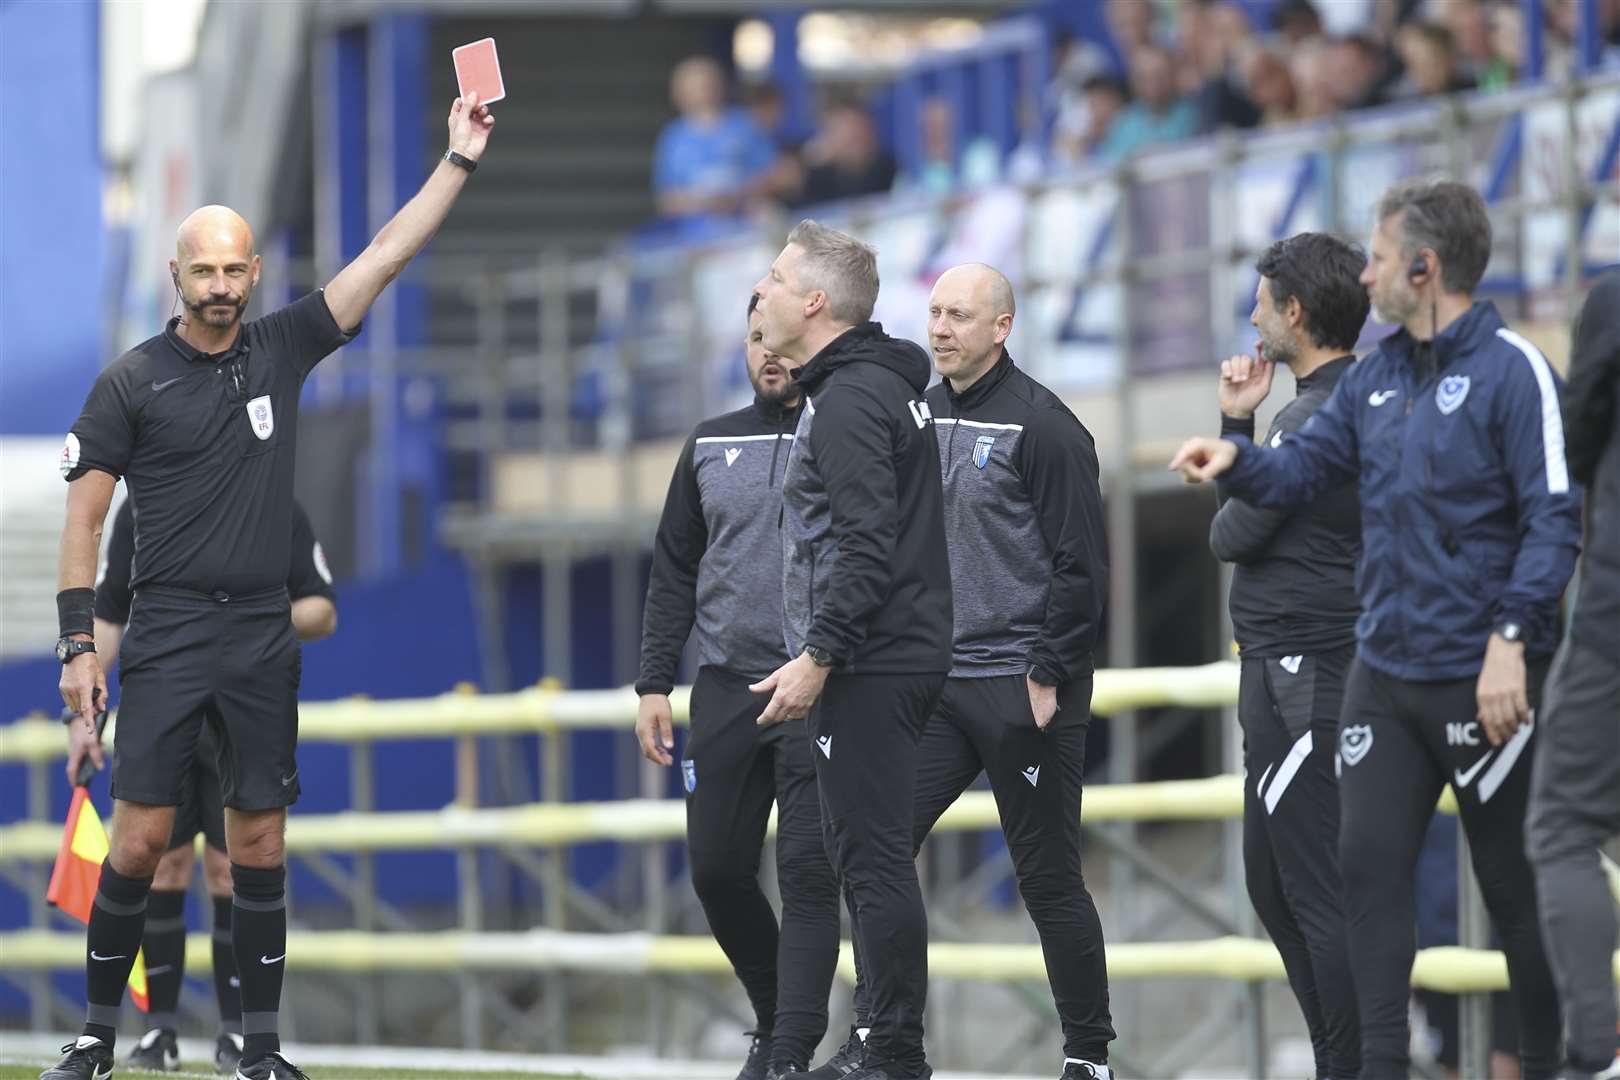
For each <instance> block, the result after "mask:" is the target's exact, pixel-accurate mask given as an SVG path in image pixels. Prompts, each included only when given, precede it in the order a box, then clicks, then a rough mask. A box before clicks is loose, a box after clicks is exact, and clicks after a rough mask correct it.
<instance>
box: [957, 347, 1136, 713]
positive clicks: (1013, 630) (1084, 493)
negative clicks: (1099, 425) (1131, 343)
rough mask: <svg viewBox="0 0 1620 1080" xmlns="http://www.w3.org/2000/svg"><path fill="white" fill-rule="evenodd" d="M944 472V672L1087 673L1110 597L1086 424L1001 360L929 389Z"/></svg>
mask: <svg viewBox="0 0 1620 1080" xmlns="http://www.w3.org/2000/svg"><path fill="white" fill-rule="evenodd" d="M928 404H929V406H930V407H931V409H932V411H933V413H934V423H935V425H936V431H937V434H938V436H939V447H940V458H941V461H942V466H943V470H944V476H945V528H946V536H947V538H948V539H949V541H950V553H951V585H952V589H951V591H952V603H953V605H954V608H955V634H954V637H955V641H954V646H953V655H952V663H951V675H952V676H955V677H964V678H971V677H975V676H981V677H982V676H995V675H1024V674H1028V675H1030V676H1031V677H1032V678H1034V679H1035V680H1036V681H1037V682H1041V683H1045V684H1047V685H1050V686H1056V685H1060V684H1062V683H1067V682H1069V681H1071V680H1074V679H1079V678H1084V677H1085V676H1087V675H1090V674H1091V673H1092V671H1093V670H1094V661H1093V656H1092V654H1093V652H1094V650H1095V649H1096V645H1097V632H1098V627H1099V624H1100V623H1101V621H1102V612H1103V605H1104V603H1105V602H1106V600H1107V598H1108V546H1107V545H1108V540H1107V534H1106V531H1105V528H1104V525H1103V507H1102V493H1101V491H1100V490H1099V487H1098V478H1097V471H1098V470H1097V447H1096V444H1095V442H1094V441H1093V440H1092V437H1091V432H1089V431H1087V430H1086V429H1085V426H1084V425H1083V424H1081V423H1080V421H1079V420H1078V419H1076V417H1075V415H1074V413H1072V412H1070V411H1069V408H1068V406H1066V405H1064V404H1063V402H1062V401H1061V400H1060V399H1059V398H1058V396H1057V395H1056V394H1054V393H1052V391H1050V390H1048V389H1047V388H1046V387H1044V386H1042V385H1041V384H1040V383H1038V382H1036V381H1035V380H1034V379H1032V378H1030V377H1029V376H1028V375H1027V374H1025V373H1024V372H1023V371H1021V370H1019V369H1018V368H1017V367H1016V366H1015V365H1014V364H1013V360H1012V357H1011V356H1010V355H1008V354H1007V353H1006V352H1005V351H1003V353H1002V356H1001V359H1000V360H998V361H996V363H995V365H994V366H993V367H992V368H991V369H990V370H989V371H987V372H985V373H984V375H983V376H982V377H981V378H980V379H979V381H978V382H976V383H974V384H973V385H972V386H970V387H968V388H967V390H966V391H965V392H964V393H962V394H957V393H956V392H955V391H953V390H952V389H951V388H950V384H949V383H944V382H942V383H940V384H939V385H937V386H935V387H934V388H933V389H931V390H929V391H928Z"/></svg>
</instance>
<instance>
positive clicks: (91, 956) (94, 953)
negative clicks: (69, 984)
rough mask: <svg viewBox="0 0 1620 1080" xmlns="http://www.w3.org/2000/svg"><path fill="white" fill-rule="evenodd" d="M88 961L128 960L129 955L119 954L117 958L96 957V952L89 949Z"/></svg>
mask: <svg viewBox="0 0 1620 1080" xmlns="http://www.w3.org/2000/svg"><path fill="white" fill-rule="evenodd" d="M90 959H92V960H128V959H129V953H119V954H118V955H117V956H97V955H96V950H94V949H91V950H90Z"/></svg>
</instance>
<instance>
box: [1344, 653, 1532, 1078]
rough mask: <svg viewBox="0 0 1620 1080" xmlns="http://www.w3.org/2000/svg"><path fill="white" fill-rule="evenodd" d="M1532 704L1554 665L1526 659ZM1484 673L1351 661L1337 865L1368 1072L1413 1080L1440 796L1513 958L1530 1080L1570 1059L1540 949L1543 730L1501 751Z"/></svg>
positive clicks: (1526, 731)
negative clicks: (1426, 854)
mask: <svg viewBox="0 0 1620 1080" xmlns="http://www.w3.org/2000/svg"><path fill="white" fill-rule="evenodd" d="M1526 669H1527V677H1526V689H1527V692H1528V697H1529V699H1530V707H1531V709H1537V708H1538V707H1539V706H1540V704H1541V689H1542V684H1543V683H1544V681H1545V680H1546V676H1547V659H1546V658H1545V657H1531V658H1528V659H1527V662H1526ZM1476 682H1477V679H1475V678H1465V679H1451V680H1447V681H1444V682H1410V681H1407V680H1404V679H1397V678H1394V677H1393V676H1390V675H1386V674H1384V673H1382V672H1380V671H1376V670H1374V669H1373V668H1370V667H1368V666H1367V665H1366V664H1365V663H1363V662H1362V661H1361V660H1360V659H1357V660H1356V662H1355V663H1354V664H1353V665H1352V666H1351V669H1350V678H1349V682H1348V685H1347V686H1346V688H1345V695H1344V710H1343V713H1342V716H1341V720H1340V725H1339V760H1340V766H1341V768H1340V776H1339V812H1340V824H1339V871H1340V873H1341V874H1342V875H1343V877H1344V890H1345V914H1346V917H1347V918H1348V920H1349V938H1350V968H1351V972H1352V974H1353V975H1354V977H1355V986H1356V1004H1357V1007H1358V1010H1359V1012H1360V1017H1361V1078H1362V1080H1387V1078H1390V1077H1402V1078H1404V1077H1405V1076H1406V1075H1407V1070H1408V1067H1409V1065H1410V1060H1409V1058H1408V1055H1407V1045H1408V1038H1409V1033H1408V1026H1407V1016H1406V1010H1407V999H1408V997H1409V996H1410V994H1411V978H1412V960H1413V957H1414V955H1415V953H1416V948H1417V944H1416V935H1415V933H1414V931H1413V926H1414V916H1413V900H1412V894H1413V884H1412V881H1413V868H1414V865H1415V863H1416V861H1417V855H1418V850H1419V848H1421V847H1422V845H1423V835H1424V832H1425V830H1426V828H1427V826H1428V822H1429V818H1430V816H1431V815H1433V814H1434V812H1435V809H1434V808H1435V803H1436V802H1437V801H1438V800H1439V798H1440V793H1441V791H1442V790H1443V789H1444V788H1445V786H1446V785H1447V784H1450V785H1451V786H1452V788H1453V789H1454V790H1455V791H1456V793H1457V804H1458V809H1459V814H1460V817H1461V819H1462V827H1463V830H1464V832H1465V833H1466V834H1467V836H1468V844H1469V851H1470V854H1471V856H1472V859H1473V864H1474V874H1475V875H1476V876H1477V877H1478V879H1479V886H1480V891H1481V892H1482V893H1483V894H1484V897H1485V906H1486V908H1487V909H1488V910H1489V912H1490V916H1491V922H1492V924H1493V925H1494V926H1495V927H1496V930H1497V934H1498V935H1499V936H1500V938H1501V941H1502V951H1503V952H1504V953H1506V954H1507V966H1508V978H1509V980H1510V981H1511V983H1512V992H1513V1002H1514V1006H1515V1008H1516V1010H1517V1012H1518V1016H1519V1046H1520V1059H1521V1061H1522V1064H1523V1069H1524V1078H1525V1080H1544V1078H1547V1077H1552V1076H1555V1075H1556V1074H1557V1072H1558V1069H1559V1066H1560V1064H1561V1059H1562V1049H1561V1046H1562V1043H1561V1038H1560V1032H1559V1019H1558V994H1557V991H1556V989H1555V988H1554V984H1553V976H1552V971H1551V969H1550V968H1549V967H1548V964H1547V954H1546V951H1545V949H1544V948H1543V947H1542V942H1541V925H1540V921H1539V917H1538V912H1537V904H1536V883H1535V876H1534V874H1533V873H1532V872H1531V869H1530V863H1529V860H1528V859H1527V858H1526V857H1525V845H1524V825H1525V805H1526V803H1527V802H1528V799H1529V795H1530V774H1531V769H1532V759H1533V758H1534V756H1535V754H1536V744H1537V742H1538V739H1539V735H1538V734H1537V732H1536V726H1535V725H1534V724H1526V725H1525V726H1523V727H1521V728H1520V729H1519V731H1518V732H1517V733H1516V734H1515V735H1514V736H1513V737H1512V738H1511V739H1509V740H1508V741H1507V742H1505V743H1503V744H1502V745H1501V746H1499V747H1493V746H1491V745H1490V743H1489V742H1488V741H1487V740H1486V738H1485V733H1484V730H1483V727H1482V725H1480V724H1479V723H1478V722H1477V721H1476V720H1475V715H1476V711H1477V708H1478V706H1477V703H1476V700H1475V684H1476Z"/></svg>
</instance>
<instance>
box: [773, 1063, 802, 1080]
mask: <svg viewBox="0 0 1620 1080" xmlns="http://www.w3.org/2000/svg"><path fill="white" fill-rule="evenodd" d="M790 1076H797V1077H798V1078H799V1080H804V1076H805V1072H804V1070H803V1069H801V1068H799V1066H797V1065H795V1064H793V1063H792V1062H789V1063H788V1064H786V1065H772V1066H771V1067H770V1068H769V1069H766V1070H765V1080H787V1078H788V1077H790Z"/></svg>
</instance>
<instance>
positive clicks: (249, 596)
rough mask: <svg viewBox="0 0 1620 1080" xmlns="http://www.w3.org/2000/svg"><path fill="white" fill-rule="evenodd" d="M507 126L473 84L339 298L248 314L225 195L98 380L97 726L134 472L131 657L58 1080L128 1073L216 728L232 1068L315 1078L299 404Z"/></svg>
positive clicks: (84, 529) (85, 477)
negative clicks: (155, 925)
mask: <svg viewBox="0 0 1620 1080" xmlns="http://www.w3.org/2000/svg"><path fill="white" fill-rule="evenodd" d="M494 123H495V118H494V116H492V115H490V113H489V110H488V109H487V108H485V107H483V106H481V105H479V104H478V99H477V95H476V94H469V95H468V96H467V98H466V99H465V100H463V99H462V98H457V99H456V100H455V101H454V102H453V103H452V104H451V106H450V115H449V117H448V120H447V126H448V129H449V147H448V148H447V149H446V150H445V152H444V156H443V158H442V159H441V160H440V162H439V164H438V165H437V167H436V168H435V169H434V171H433V173H432V174H431V175H430V176H429V177H428V178H427V181H426V182H425V183H424V184H423V185H422V189H421V190H420V191H419V192H418V193H417V194H416V195H415V196H414V197H413V198H411V200H410V201H409V202H407V203H406V204H405V205H404V206H403V207H401V208H400V210H399V212H398V213H396V214H395V215H394V216H393V217H392V218H391V219H389V221H388V223H387V224H386V225H384V226H383V227H382V229H381V230H379V231H378V233H377V235H376V236H375V237H373V238H372V241H371V243H370V244H368V245H367V246H366V249H365V250H364V251H362V252H361V253H360V254H359V255H358V256H356V257H355V259H354V261H353V262H351V263H349V264H348V265H347V266H345V267H344V268H343V269H342V270H340V271H338V273H337V276H336V277H334V278H333V279H332V280H331V281H330V282H328V283H327V286H326V288H325V289H324V290H317V291H315V292H312V293H309V294H308V295H306V296H304V297H302V298H301V299H299V300H296V301H294V302H293V303H291V304H288V305H286V306H285V307H282V308H278V309H277V310H275V311H272V312H270V313H269V314H267V315H265V316H263V317H262V318H258V319H249V320H244V319H243V318H242V314H243V312H244V311H245V310H246V308H247V305H248V299H249V297H250V296H251V295H252V293H253V289H254V287H255V286H256V285H257V284H258V281H259V272H260V259H259V256H258V255H257V254H256V253H255V252H254V250H253V230H252V229H251V228H249V226H248V223H247V222H246V221H244V220H243V219H242V217H241V216H240V215H238V214H237V213H236V212H235V211H233V210H231V209H229V208H228V207H224V206H205V207H202V208H200V209H198V210H196V211H194V212H193V213H192V214H191V215H190V216H188V217H187V218H186V220H185V221H184V222H182V223H181V225H180V228H179V230H178V232H177V234H176V237H175V257H174V258H173V259H171V260H170V262H169V273H170V275H171V277H172V278H173V280H174V285H175V290H176V292H177V293H178V294H179V298H180V301H181V303H182V304H183V305H184V314H183V315H180V316H177V317H175V318H173V319H170V320H169V323H168V325H167V326H165V327H164V329H163V332H162V333H160V334H158V335H156V336H154V337H152V338H149V339H147V340H146V341H144V342H142V343H141V344H139V345H137V346H135V347H134V348H133V349H131V350H129V351H128V352H126V353H125V354H124V355H123V356H121V357H119V358H118V359H117V360H115V361H113V363H112V364H110V365H109V366H108V367H107V368H106V370H104V371H103V372H102V373H101V375H100V376H99V377H98V378H97V379H96V383H95V386H94V387H92V388H91V390H90V394H89V397H88V399H87V400H86V401H85V406H84V411H83V413H81V414H80V416H79V418H78V419H77V420H76V421H74V424H73V427H72V429H71V430H70V431H69V432H68V435H67V438H66V440H64V442H63V446H62V456H61V461H60V468H61V471H62V477H63V479H65V480H66V481H67V482H68V495H67V515H66V517H67V520H66V523H65V524H64V525H63V528H62V551H61V558H60V565H59V570H58V575H57V585H58V589H59V590H60V591H59V592H58V593H57V595H56V605H57V618H58V620H59V630H58V633H59V636H58V638H57V643H56V656H57V659H58V660H60V661H61V662H62V675H61V679H60V680H59V688H60V690H61V693H62V700H63V701H64V702H65V703H66V704H67V707H68V708H69V709H71V710H72V711H73V712H75V713H77V714H78V716H79V720H78V721H77V722H79V723H82V724H83V725H84V729H85V730H86V731H94V730H95V716H96V714H97V713H98V712H100V711H102V710H105V709H106V707H107V680H106V676H105V675H104V674H103V673H102V670H101V666H100V664H99V662H98V661H97V658H96V645H95V641H94V638H93V634H94V630H95V588H94V583H95V574H96V555H97V551H98V548H99V542H100V539H101V529H102V525H103V524H104V522H105V519H106V517H107V508H108V506H110V505H111V503H112V495H113V488H114V485H116V484H117V483H118V481H119V479H120V478H123V479H125V480H127V482H128V485H129V493H130V498H132V499H134V500H135V506H136V509H137V510H138V511H139V515H140V517H139V520H138V521H137V522H136V529H135V559H134V570H133V572H132V573H131V576H130V584H131V587H132V588H133V589H134V590H135V595H136V600H135V604H134V607H133V609H132V612H131V615H130V624H129V633H128V635H127V636H126V637H125V639H124V642H123V655H122V657H121V664H120V668H119V688H120V693H121V694H122V696H123V700H122V703H121V705H120V709H119V725H118V727H119V731H118V756H117V757H116V758H115V759H114V763H113V778H112V790H113V799H114V801H115V804H116V805H115V809H114V815H115V819H116V821H117V827H116V828H115V829H113V832H112V836H111V838H110V839H111V849H110V851H109V852H108V855H107V858H106V861H104V862H103V863H102V865H101V878H100V882H99V884H98V886H97V889H96V899H95V904H94V906H93V907H92V909H91V912H90V926H89V928H88V930H87V931H86V939H87V941H86V944H87V946H88V947H87V948H86V950H85V953H86V955H85V983H86V993H85V996H86V998H87V1004H86V1008H85V1022H84V1033H83V1034H82V1035H80V1036H79V1038H78V1039H77V1040H75V1041H74V1042H71V1043H69V1044H68V1045H67V1046H65V1047H63V1054H64V1056H63V1058H62V1060H61V1062H59V1063H58V1064H57V1065H56V1066H54V1067H53V1068H50V1069H47V1070H46V1071H45V1072H44V1073H43V1074H42V1080H105V1077H107V1076H108V1075H110V1074H111V1072H112V1066H113V1043H114V1040H115V1039H116V1037H117V1024H118V1012H119V1008H120V1006H121V1004H122V1002H123V999H124V986H125V984H126V983H127V982H128V981H129V973H130V969H131V968H132V967H133V966H134V964H135V954H136V952H137V951H138V950H139V948H140V944H141V936H142V933H143V931H144V929H145V924H146V911H147V900H148V896H149V894H150V893H151V891H152V877H153V874H154V872H155V871H156V870H157V866H158V862H159V860H161V859H162V857H163V853H164V852H165V851H167V850H168V848H169V839H170V837H171V836H172V835H173V833H174V818H175V807H176V806H177V805H178V804H179V803H180V801H181V796H182V793H183V790H184V786H185V782H186V778H187V776H188V774H189V772H190V766H191V761H192V759H193V757H194V756H195V754H196V752H197V740H198V737H199V734H200V732H201V729H202V727H203V725H204V724H205V723H206V724H208V725H210V726H211V727H212V728H213V733H214V734H215V735H216V736H217V737H218V740H219V757H218V760H219V767H220V788H221V792H222V795H223V797H224V800H225V842H226V846H227V849H228V851H229V854H230V859H231V884H232V895H233V898H234V899H233V904H234V907H235V910H234V912H233V913H232V918H231V940H232V943H233V948H234V951H235V952H236V959H237V969H238V974H239V977H240V979H241V983H242V1031H243V1047H242V1059H241V1064H240V1065H238V1066H237V1069H236V1076H237V1078H238V1080H300V1078H301V1077H303V1076H304V1074H303V1072H301V1071H300V1070H299V1069H298V1068H297V1067H296V1066H295V1065H293V1064H292V1063H291V1062H289V1061H288V1060H287V1059H286V1058H285V1057H284V1056H282V1054H281V1037H280V1034H279V1028H280V1018H279V1014H280V1008H281V984H282V975H283V972H284V971H285V966H286V959H287V902H286V879H287V869H286V846H285V832H286V826H287V807H288V806H290V805H291V804H292V803H293V802H295V801H296V800H297V798H298V794H299V785H298V759H297V749H298V679H299V672H300V666H299V647H298V641H297V638H296V637H295V636H294V634H293V625H292V620H291V618H290V607H291V604H290V602H289V601H288V598H287V568H288V565H289V563H290V560H291V554H292V553H291V539H292V483H293V460H294V452H295V450H296V445H295V444H296V440H297V429H298V402H299V397H300V394H301V391H302V389H303V386H304V380H305V378H306V377H307V376H308V375H309V373H310V372H311V371H312V370H314V368H315V365H316V364H318V363H320V361H321V360H322V358H324V357H325V356H327V355H328V354H330V353H331V352H332V351H333V350H334V349H337V348H339V347H340V346H342V345H343V344H345V343H346V342H348V341H350V340H352V339H353V338H354V335H355V334H357V333H359V329H360V322H361V320H362V319H363V318H364V317H365V314H366V312H367V311H369V310H370V309H371V305H372V303H373V302H374V301H375V300H376V299H377V297H378V295H380V294H381V292H382V291H383V289H385V288H387V287H388V284H389V283H390V282H392V281H393V280H394V279H395V278H396V277H398V276H399V274H400V273H401V272H402V271H403V270H404V269H405V267H406V265H407V264H408V263H409V262H410V261H411V259H413V258H415V257H416V253H417V252H419V251H421V250H422V248H423V247H424V246H425V245H426V244H427V242H428V240H429V239H431V238H432V236H433V234H434V232H436V231H437V230H438V228H439V226H440V224H442V223H443V221H444V219H445V217H446V215H448V214H449V213H450V208H451V207H452V206H453V205H454V204H455V202H456V199H457V197H459V196H460V194H461V191H462V189H463V188H464V187H465V186H466V184H467V181H468V179H469V178H470V177H471V176H472V173H473V171H474V170H475V169H476V168H477V167H478V159H479V158H480V157H481V156H482V155H483V152H484V148H485V146H486V145H487V143H488V140H489V134H490V129H491V128H492V127H493V126H494ZM210 375H212V376H213V378H209V376H210Z"/></svg>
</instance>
